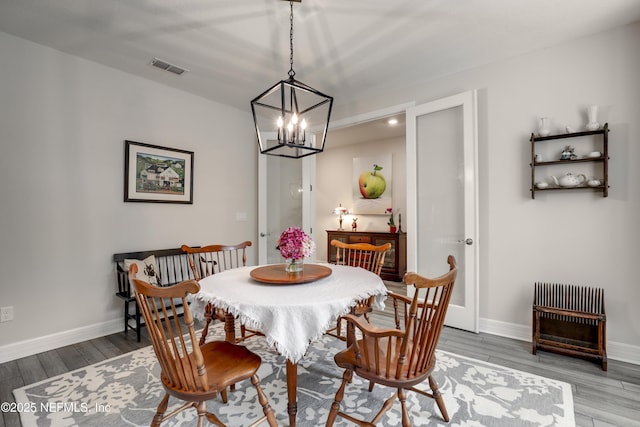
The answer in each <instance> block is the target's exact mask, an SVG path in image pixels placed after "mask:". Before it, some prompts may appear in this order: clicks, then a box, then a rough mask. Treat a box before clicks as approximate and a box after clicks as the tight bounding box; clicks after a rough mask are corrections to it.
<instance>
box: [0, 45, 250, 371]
mask: <svg viewBox="0 0 640 427" xmlns="http://www.w3.org/2000/svg"><path fill="white" fill-rule="evenodd" d="M0 56H1V57H2V58H4V60H3V62H2V74H1V75H0V100H1V102H0V146H1V147H2V151H1V155H0V181H1V182H2V184H3V185H2V186H0V195H1V199H2V202H1V204H0V230H1V236H2V237H1V239H0V271H1V272H2V273H1V274H0V281H1V283H2V286H1V287H0V306H3V307H4V306H13V307H14V315H15V320H14V321H13V322H6V323H0V359H2V360H8V359H7V358H9V360H10V356H11V355H17V356H19V355H21V354H23V353H24V351H28V350H29V349H30V348H34V349H40V351H42V350H41V346H42V345H50V346H51V347H52V348H53V347H59V346H60V345H63V344H65V343H67V342H68V340H72V341H73V340H76V339H83V338H84V339H86V334H87V333H88V334H93V335H94V336H98V335H104V333H108V332H115V331H119V330H121V327H122V326H121V323H122V314H121V311H122V303H121V301H120V300H119V299H117V298H116V297H115V291H116V285H115V282H114V275H113V264H112V262H111V257H112V254H114V253H117V252H128V251H136V250H146V249H162V248H173V247H179V246H180V245H181V244H182V243H187V244H192V245H195V244H206V243H214V242H216V243H236V242H240V241H244V240H252V241H254V242H255V236H256V232H257V226H256V221H257V220H256V213H257V192H256V182H257V175H256V169H257V160H256V159H257V156H256V152H257V149H256V145H255V143H254V134H253V132H252V126H253V125H252V119H251V116H250V114H249V113H248V112H243V111H239V110H235V109H230V108H228V107H224V106H221V105H219V104H216V103H213V102H210V101H207V100H205V99H203V98H200V97H197V96H193V95H190V94H187V93H184V92H180V91H176V90H173V89H170V88H167V87H165V86H162V85H159V84H156V83H153V82H150V81H147V80H144V79H141V78H138V77H134V76H132V75H128V74H125V73H122V72H120V71H116V70H114V69H110V68H107V67H104V66H102V65H98V64H96V63H92V62H88V61H84V60H81V59H79V58H77V57H73V56H69V55H66V54H63V53H61V52H59V51H56V50H52V49H49V48H46V47H43V46H40V45H37V44H33V43H30V42H27V41H24V40H22V39H19V38H15V37H13V36H9V35H7V34H4V33H0ZM176 78H179V77H176ZM181 78H189V77H188V74H187V75H185V76H184V77H181ZM247 103H248V101H247ZM247 105H248V104H247ZM125 139H130V140H134V141H139V142H146V143H151V144H157V145H161V146H167V147H175V148H180V149H185V150H190V151H194V152H195V158H194V203H193V205H173V204H158V203H124V202H123V185H124V183H123V181H124V140H125ZM236 212H246V213H247V214H248V221H246V222H237V221H236V220H235V213H236ZM249 253H250V255H249V256H250V260H251V262H253V261H254V260H255V259H257V257H256V253H257V249H255V250H254V249H252V250H251V251H249ZM16 343H20V344H16ZM43 343H45V344H43ZM47 343H48V344H47ZM23 350H24V351H23ZM2 360H0V362H1V361H2Z"/></svg>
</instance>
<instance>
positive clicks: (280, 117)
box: [276, 116, 284, 129]
mask: <svg viewBox="0 0 640 427" xmlns="http://www.w3.org/2000/svg"><path fill="white" fill-rule="evenodd" d="M276 124H277V125H278V129H282V126H284V120H282V116H279V117H278V122H277V123H276Z"/></svg>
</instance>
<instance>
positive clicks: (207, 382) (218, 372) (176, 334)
mask: <svg viewBox="0 0 640 427" xmlns="http://www.w3.org/2000/svg"><path fill="white" fill-rule="evenodd" d="M137 270H138V266H137V265H135V264H133V265H132V266H131V267H130V270H129V280H130V281H131V283H132V285H133V286H134V288H135V291H136V301H137V302H138V305H139V307H140V311H141V312H142V316H143V318H144V321H145V324H146V326H147V330H148V331H149V335H150V337H151V343H152V344H153V350H154V352H155V354H156V357H157V358H158V363H159V365H160V369H161V374H160V378H161V381H162V385H163V387H164V389H165V392H166V393H165V395H164V397H163V398H162V400H161V401H160V404H159V405H158V409H157V412H156V414H155V416H154V417H153V420H152V422H151V426H152V427H156V426H160V424H161V423H163V422H164V421H166V420H167V419H169V418H171V417H173V416H174V415H176V414H178V413H179V412H182V411H183V410H185V409H188V408H190V407H194V408H196V410H197V411H198V426H199V427H202V426H203V425H204V420H205V418H206V419H207V421H209V422H210V423H213V424H215V425H217V426H224V425H225V424H223V423H222V422H221V421H220V419H219V418H218V417H217V416H216V415H215V414H213V413H211V412H208V411H207V406H206V402H207V401H208V400H211V399H214V398H216V397H217V396H218V394H222V393H223V392H224V390H226V387H228V386H230V385H231V384H235V383H237V382H240V381H244V380H247V379H251V383H252V384H253V386H254V387H255V388H256V391H257V398H258V402H259V403H260V405H261V406H262V411H263V412H264V415H263V416H262V417H261V418H259V419H258V420H257V421H256V422H254V423H253V424H251V426H257V425H258V424H260V423H262V422H263V421H265V420H267V422H268V424H269V425H270V426H276V425H277V424H276V419H275V415H274V413H273V409H271V406H270V405H269V402H268V400H267V397H266V395H265V394H264V392H263V391H262V388H261V387H260V379H259V378H258V375H257V374H256V373H257V371H258V368H260V364H261V362H262V361H261V359H260V356H258V355H257V354H255V353H253V352H251V351H249V350H248V349H247V348H246V347H244V346H241V345H237V344H232V343H229V342H226V341H212V342H209V343H206V344H205V345H203V346H200V345H198V343H197V338H196V333H195V329H194V322H193V316H192V315H191V311H190V310H189V306H188V304H187V302H186V297H187V294H195V293H197V292H198V291H199V290H200V285H199V284H198V283H197V282H196V281H195V280H187V281H184V282H180V283H178V284H177V285H173V286H167V287H158V286H154V285H151V284H149V283H147V282H144V281H142V280H139V279H136V273H137ZM176 300H178V301H181V303H182V310H183V311H182V316H180V313H179V309H178V306H177V304H176V303H175V301H176ZM170 396H173V397H174V398H177V399H180V400H182V401H184V403H183V404H182V405H181V406H180V407H178V408H177V409H175V410H173V411H171V412H170V413H168V414H166V415H165V412H166V411H167V407H168V403H169V397H170Z"/></svg>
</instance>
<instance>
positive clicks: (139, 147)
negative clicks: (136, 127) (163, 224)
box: [124, 141, 193, 204]
mask: <svg viewBox="0 0 640 427" xmlns="http://www.w3.org/2000/svg"><path fill="white" fill-rule="evenodd" d="M124 143H125V145H124V201H125V202H151V203H187V204H192V203H193V151H185V150H178V149H176V148H167V147H160V146H158V145H151V144H144V143H142V142H135V141H125V142H124Z"/></svg>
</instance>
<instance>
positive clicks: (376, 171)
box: [358, 164, 387, 199]
mask: <svg viewBox="0 0 640 427" xmlns="http://www.w3.org/2000/svg"><path fill="white" fill-rule="evenodd" d="M381 170H382V166H378V165H376V164H374V165H373V172H362V173H361V174H360V179H358V184H359V185H360V194H362V197H363V198H365V199H377V198H379V197H380V196H382V194H383V193H384V190H386V189H387V181H386V180H385V179H384V176H383V175H382V174H381V173H380V171H381Z"/></svg>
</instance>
